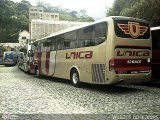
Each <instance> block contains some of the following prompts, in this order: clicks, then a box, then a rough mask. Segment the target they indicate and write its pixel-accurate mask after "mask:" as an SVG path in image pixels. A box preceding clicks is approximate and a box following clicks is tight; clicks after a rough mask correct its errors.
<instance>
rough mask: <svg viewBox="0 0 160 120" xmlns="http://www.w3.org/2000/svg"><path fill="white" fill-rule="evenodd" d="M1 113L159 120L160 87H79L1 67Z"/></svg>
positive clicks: (55, 79) (4, 116) (12, 68)
mask: <svg viewBox="0 0 160 120" xmlns="http://www.w3.org/2000/svg"><path fill="white" fill-rule="evenodd" d="M0 114H1V115H0V120H1V118H3V119H5V118H7V117H8V116H9V115H10V116H11V117H16V115H17V114H19V115H24V116H25V115H32V117H34V116H35V117H37V116H36V115H41V117H42V116H43V117H44V118H45V117H46V116H45V115H48V117H49V116H50V117H53V114H56V115H54V117H55V116H56V117H57V118H58V117H64V119H66V117H67V116H68V115H72V114H74V118H72V117H71V116H70V117H69V118H70V119H75V118H78V119H80V118H81V119H83V115H88V116H87V118H90V117H91V115H92V119H93V118H94V119H96V116H97V117H98V115H104V116H105V115H106V114H107V115H114V114H116V115H117V114H118V115H130V114H132V115H144V116H141V117H143V118H145V117H148V116H145V115H150V116H149V117H152V118H154V119H157V120H158V117H159V115H160V88H159V87H158V86H153V85H152V86H150V85H117V86H102V85H91V84H84V86H83V88H75V87H73V86H72V85H71V84H70V82H69V81H67V80H62V79H57V78H48V77H43V78H37V77H36V76H34V75H28V74H25V73H24V72H22V71H20V70H18V69H17V66H14V67H4V66H3V65H0ZM60 114H61V115H60ZM62 114H63V115H62ZM80 114H81V116H79V115H80ZM93 114H94V116H93ZM152 115H153V116H152ZM85 117H86V116H85ZM105 117H106V116H105ZM105 117H104V118H105ZM112 117H113V116H112ZM118 117H124V116H118ZM138 117H140V116H138ZM125 118H127V116H125ZM132 118H133V116H132ZM47 119H48V118H47ZM84 119H85V118H84Z"/></svg>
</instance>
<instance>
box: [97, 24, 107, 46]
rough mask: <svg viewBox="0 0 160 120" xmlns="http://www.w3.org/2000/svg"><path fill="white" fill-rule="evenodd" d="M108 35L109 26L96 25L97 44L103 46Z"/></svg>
mask: <svg viewBox="0 0 160 120" xmlns="http://www.w3.org/2000/svg"><path fill="white" fill-rule="evenodd" d="M106 34H107V24H106V22H104V23H99V24H96V25H95V44H96V45H98V44H101V43H103V42H104V41H105V39H106Z"/></svg>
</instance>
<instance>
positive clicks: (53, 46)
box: [50, 38, 56, 51]
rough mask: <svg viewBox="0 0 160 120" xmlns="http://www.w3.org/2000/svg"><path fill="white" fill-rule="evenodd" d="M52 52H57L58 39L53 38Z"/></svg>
mask: <svg viewBox="0 0 160 120" xmlns="http://www.w3.org/2000/svg"><path fill="white" fill-rule="evenodd" d="M50 50H52V51H55V50H56V38H53V39H52V40H51V48H50Z"/></svg>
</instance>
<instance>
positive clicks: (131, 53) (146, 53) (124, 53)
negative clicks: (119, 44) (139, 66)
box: [117, 50, 149, 56]
mask: <svg viewBox="0 0 160 120" xmlns="http://www.w3.org/2000/svg"><path fill="white" fill-rule="evenodd" d="M117 56H149V51H129V50H127V51H120V50H119V51H117Z"/></svg>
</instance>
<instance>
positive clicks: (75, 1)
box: [12, 0, 114, 18]
mask: <svg viewBox="0 0 160 120" xmlns="http://www.w3.org/2000/svg"><path fill="white" fill-rule="evenodd" d="M12 1H14V2H20V1H21V0H12ZM28 1H29V2H30V3H31V4H32V5H33V6H36V3H37V1H43V2H44V3H49V4H50V5H52V6H58V5H60V6H62V7H63V8H66V9H67V8H68V9H69V10H70V11H72V10H76V11H78V12H79V11H80V10H82V9H85V10H86V12H87V15H89V16H91V17H93V18H104V17H105V16H106V8H109V7H111V6H112V4H113V2H114V0H28Z"/></svg>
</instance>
